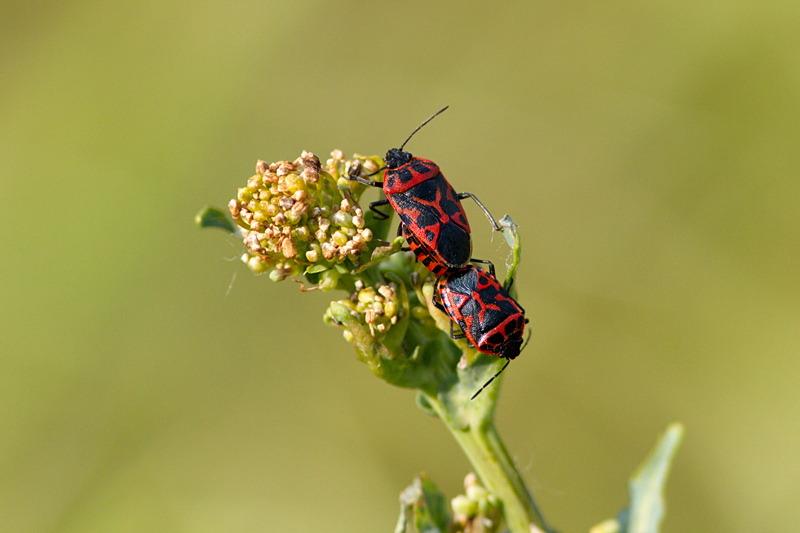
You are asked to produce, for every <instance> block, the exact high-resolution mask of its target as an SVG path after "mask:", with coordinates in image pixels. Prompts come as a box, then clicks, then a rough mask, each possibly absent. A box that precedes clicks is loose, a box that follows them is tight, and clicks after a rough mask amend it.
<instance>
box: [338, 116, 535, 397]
mask: <svg viewBox="0 0 800 533" xmlns="http://www.w3.org/2000/svg"><path fill="white" fill-rule="evenodd" d="M445 109H447V107H445V108H443V109H441V110H440V111H438V112H437V113H435V114H434V115H432V116H431V117H430V118H428V119H427V120H426V121H425V122H423V123H422V124H421V125H420V126H419V127H418V128H417V129H415V130H414V131H413V132H412V133H411V135H409V136H408V138H407V139H406V140H405V142H404V143H403V144H402V145H401V146H400V148H392V149H391V150H389V151H388V152H387V153H386V167H385V169H379V170H378V171H377V172H380V171H382V170H386V172H385V174H384V178H383V181H382V182H374V181H369V180H366V179H364V178H361V177H357V176H347V179H350V180H354V181H357V182H359V183H363V184H364V185H369V186H371V187H381V188H382V189H383V191H384V192H385V193H386V199H384V200H378V201H376V202H372V203H371V204H370V206H369V207H370V209H371V210H373V211H374V212H375V213H376V214H377V215H376V216H380V217H382V218H387V217H388V215H386V214H385V213H383V212H382V211H380V210H378V209H377V208H378V207H379V206H382V205H386V204H390V205H391V206H392V208H394V210H395V211H396V212H397V214H398V215H399V217H400V226H399V227H398V235H400V234H401V233H402V235H403V236H404V237H405V239H406V241H407V242H408V245H409V248H410V250H411V251H413V252H414V254H415V255H416V256H417V258H418V259H419V260H420V262H421V263H422V264H423V265H425V267H426V268H428V270H430V271H431V272H433V273H434V274H436V275H437V276H439V278H438V279H437V282H436V292H437V295H436V296H435V297H434V305H436V306H437V307H439V308H440V309H442V310H443V311H445V312H446V313H447V314H448V315H449V316H450V318H451V319H452V320H453V322H455V323H456V324H458V325H459V327H460V328H461V331H462V333H460V334H455V333H454V332H453V328H452V324H451V332H450V334H451V337H453V338H454V339H458V338H464V337H466V338H467V339H468V340H469V342H470V343H471V344H472V345H473V346H475V347H477V349H478V350H479V351H481V352H483V353H488V354H493V355H497V356H499V357H502V358H505V359H506V364H505V365H504V366H503V368H502V369H501V370H500V372H502V371H503V370H505V368H506V366H508V363H509V362H510V361H511V359H514V358H515V357H516V356H517V355H519V352H520V349H521V347H522V334H523V329H524V325H525V323H526V322H527V320H526V319H525V310H524V309H522V307H521V306H520V305H519V304H517V302H516V301H514V299H513V298H511V296H510V295H509V294H508V292H507V291H506V290H505V289H504V288H503V287H502V285H501V284H500V283H499V282H498V281H497V278H495V276H494V266H493V265H491V263H490V262H488V261H483V260H478V259H474V258H472V257H471V255H472V238H471V236H470V227H469V222H468V221H467V215H466V213H465V212H464V208H463V207H462V206H461V200H463V199H465V198H472V199H473V200H475V203H477V204H478V206H479V207H480V208H481V209H482V210H483V212H484V213H485V214H486V216H487V218H488V219H489V221H490V222H491V223H492V226H493V227H494V229H495V230H498V231H499V230H500V229H501V228H500V225H499V224H498V223H497V221H496V220H495V219H494V217H492V215H491V213H489V210H488V209H486V207H484V205H483V204H482V203H481V202H480V201H479V200H478V199H477V198H476V197H475V195H473V194H471V193H467V192H464V193H456V192H455V189H453V187H452V186H451V185H450V183H449V182H448V181H447V180H446V179H445V178H444V176H443V175H442V172H441V171H440V170H439V167H438V165H436V163H434V162H433V161H430V160H428V159H422V158H419V157H414V156H413V155H411V154H410V153H409V152H404V151H403V147H404V146H405V145H406V143H407V142H408V141H409V140H410V139H411V137H413V136H414V134H415V133H416V132H417V131H419V130H420V128H422V127H423V126H424V125H425V124H427V123H428V122H430V121H431V120H433V118H434V117H436V115H438V114H439V113H441V112H442V111H444V110H445ZM377 172H375V173H373V174H372V175H375V174H377ZM470 261H475V262H481V263H488V264H489V265H490V272H486V271H485V270H482V269H479V268H477V267H475V266H473V265H471V264H470ZM437 296H438V300H437ZM500 372H498V373H497V374H496V375H495V376H494V377H492V378H491V379H490V380H489V381H488V382H486V384H485V385H484V386H483V387H481V389H480V390H479V391H478V392H477V393H475V395H474V396H473V398H475V396H477V395H478V394H479V393H480V392H481V391H482V390H483V389H484V388H485V387H486V386H487V385H488V384H489V383H491V382H492V380H494V378H495V377H497V376H498V375H499V374H500Z"/></svg>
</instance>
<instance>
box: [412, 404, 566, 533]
mask: <svg viewBox="0 0 800 533" xmlns="http://www.w3.org/2000/svg"><path fill="white" fill-rule="evenodd" d="M423 394H425V398H426V400H427V401H428V402H429V403H430V405H431V406H432V407H433V409H434V411H436V413H437V414H438V415H439V418H440V419H441V420H443V421H444V422H445V425H446V426H447V429H449V430H450V433H452V434H453V437H455V439H456V441H457V442H458V444H459V446H461V449H463V450H464V453H466V455H467V458H468V459H469V461H470V463H471V464H472V467H473V468H474V469H475V472H476V473H477V474H478V477H480V479H481V482H482V483H483V485H484V486H485V487H486V488H487V489H488V490H489V491H490V492H492V493H493V494H494V495H495V496H497V497H498V498H499V499H500V500H501V501H502V502H503V516H504V518H505V522H506V526H507V527H508V529H509V530H510V531H511V532H512V533H532V532H537V531H540V530H539V529H538V528H537V527H536V526H535V524H537V523H538V524H539V525H541V526H542V527H543V528H544V530H545V531H547V532H550V531H551V529H550V528H549V526H548V525H547V523H546V522H545V520H544V517H542V515H541V512H540V511H539V508H538V507H537V506H536V503H535V502H534V501H533V498H532V497H531V494H530V492H529V491H528V488H527V486H526V485H525V482H524V481H523V480H522V476H520V474H519V472H518V471H517V469H516V467H515V466H514V462H513V460H512V459H511V457H510V456H509V455H508V451H506V448H505V446H504V445H503V442H502V440H501V438H500V435H499V434H498V432H497V429H496V428H495V426H494V421H493V420H492V410H491V409H489V410H482V409H477V410H476V411H475V412H476V413H478V414H477V416H475V417H474V419H473V420H471V421H470V423H468V424H466V425H465V424H462V423H459V420H458V418H460V417H454V416H450V413H448V411H447V409H446V408H445V407H444V405H443V404H442V403H441V402H440V401H439V399H437V398H436V397H432V396H430V395H429V394H427V393H423ZM487 414H488V416H487Z"/></svg>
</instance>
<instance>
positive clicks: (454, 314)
mask: <svg viewBox="0 0 800 533" xmlns="http://www.w3.org/2000/svg"><path fill="white" fill-rule="evenodd" d="M489 265H490V272H486V271H485V270H482V269H480V268H478V267H476V266H474V265H470V266H469V267H467V268H465V269H463V270H459V271H455V272H450V273H448V274H445V275H444V276H440V277H439V279H438V280H437V281H436V292H435V294H434V298H433V304H434V305H435V306H436V307H438V308H439V309H441V310H442V311H444V312H445V313H447V314H448V315H449V316H450V318H451V319H452V320H453V322H451V323H450V336H451V337H452V338H454V339H463V338H464V337H466V338H467V339H468V340H469V342H470V344H471V345H473V346H474V347H475V348H477V349H478V351H480V352H483V353H488V354H492V355H497V356H498V357H502V358H504V359H505V360H506V364H505V365H503V368H501V369H500V372H498V373H497V374H495V375H494V376H493V377H492V379H490V380H489V381H487V382H486V383H485V384H484V385H483V387H481V388H480V390H479V391H478V392H476V393H475V394H474V395H473V396H472V398H475V397H476V396H477V395H478V394H480V393H481V391H482V390H483V389H485V388H486V386H487V385H489V383H491V382H492V380H494V378H496V377H497V376H499V375H500V373H501V372H502V371H503V370H505V369H506V367H507V366H508V364H509V363H510V362H511V360H512V359H514V358H515V357H517V356H518V355H519V353H520V351H521V350H522V348H523V340H522V336H523V332H524V329H525V324H526V323H527V322H528V320H527V319H526V318H525V310H524V309H523V308H522V306H521V305H519V304H518V303H517V302H516V301H515V300H514V299H513V298H512V297H511V296H510V295H509V294H508V292H507V291H506V290H505V289H504V288H503V286H502V285H501V284H500V282H499V281H498V280H497V278H496V277H495V276H494V266H493V265H492V264H491V263H489ZM437 296H438V300H437ZM453 323H455V324H458V326H459V327H460V328H461V333H455V332H454V330H453Z"/></svg>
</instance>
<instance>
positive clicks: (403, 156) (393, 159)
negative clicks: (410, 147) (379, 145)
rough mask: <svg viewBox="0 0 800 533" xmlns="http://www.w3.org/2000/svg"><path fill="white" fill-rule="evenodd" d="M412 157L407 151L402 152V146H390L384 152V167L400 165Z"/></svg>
mask: <svg viewBox="0 0 800 533" xmlns="http://www.w3.org/2000/svg"><path fill="white" fill-rule="evenodd" d="M413 157H414V156H412V155H411V154H410V153H409V152H404V151H403V150H402V148H392V149H391V150H389V151H388V152H386V168H398V167H402V166H403V165H405V164H406V163H408V162H409V161H411V159H412V158H413Z"/></svg>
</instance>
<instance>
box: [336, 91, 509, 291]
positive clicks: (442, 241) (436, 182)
mask: <svg viewBox="0 0 800 533" xmlns="http://www.w3.org/2000/svg"><path fill="white" fill-rule="evenodd" d="M445 109H447V107H445V108H443V109H441V110H439V111H438V112H436V113H435V114H433V115H432V116H431V117H430V118H428V120H426V121H425V122H423V123H422V124H420V126H419V127H418V128H417V129H415V130H414V131H413V132H412V133H411V135H409V136H408V139H406V141H405V142H404V143H403V144H402V145H401V146H400V148H392V149H391V150H389V151H388V152H386V167H385V169H380V170H386V173H385V174H384V177H383V181H382V182H376V181H369V180H366V179H364V178H361V177H357V176H345V177H346V178H347V179H350V180H354V181H357V182H359V183H363V184H364V185H369V186H371V187H381V188H383V191H384V192H385V193H386V199H385V200H378V201H376V202H372V203H371V204H369V207H370V209H372V210H373V211H374V212H375V213H377V214H379V215H381V216H382V217H383V218H386V217H387V216H388V215H386V213H383V212H382V211H379V210H378V209H376V208H377V207H379V206H382V205H386V204H390V205H391V206H392V208H394V210H395V211H396V212H397V214H398V215H399V217H400V227H399V228H398V235H400V233H401V232H402V234H403V236H404V237H405V238H406V241H408V245H409V247H410V248H411V250H412V251H413V252H414V253H415V254H416V256H417V258H419V260H420V261H421V262H422V264H423V265H425V267H426V268H428V270H430V271H431V272H433V273H434V274H436V275H437V276H438V275H442V274H444V273H445V272H449V271H451V270H457V269H462V268H464V267H466V266H467V264H468V263H469V261H470V256H471V255H472V238H471V237H470V228H469V222H467V214H466V213H465V212H464V208H463V207H462V206H461V200H463V199H464V198H472V199H473V200H475V203H477V204H478V206H479V207H480V208H481V209H482V210H483V212H484V213H486V216H487V217H488V218H489V221H490V222H491V223H492V226H494V229H495V230H497V231H499V230H500V225H499V224H498V223H497V221H496V220H495V219H494V217H492V215H491V213H489V210H488V209H486V207H484V205H483V204H482V203H481V202H480V201H479V200H478V199H477V198H476V197H475V195H473V194H472V193H468V192H462V193H456V191H455V189H453V187H452V186H451V185H450V183H448V181H447V180H446V179H445V178H444V176H443V175H442V172H441V171H440V170H439V167H438V165H436V163H434V162H433V161H430V160H428V159H422V158H420V157H414V156H412V155H411V154H410V153H409V152H404V151H403V147H404V146H405V145H406V143H407V142H408V141H409V140H410V139H411V137H413V136H414V134H415V133H416V132H418V131H419V130H420V128H422V126H424V125H425V124H427V123H428V122H430V121H431V120H433V118H434V117H435V116H436V115H438V114H439V113H441V112H442V111H444V110H445ZM380 170H379V171H378V172H380Z"/></svg>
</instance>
